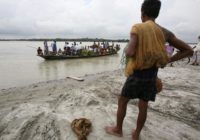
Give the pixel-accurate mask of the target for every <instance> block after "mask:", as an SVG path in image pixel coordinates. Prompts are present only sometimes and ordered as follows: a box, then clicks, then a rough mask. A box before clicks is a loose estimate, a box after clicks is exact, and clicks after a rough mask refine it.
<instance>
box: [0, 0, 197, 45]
mask: <svg viewBox="0 0 200 140" xmlns="http://www.w3.org/2000/svg"><path fill="white" fill-rule="evenodd" d="M161 1H162V6H161V10H160V15H159V17H158V18H157V20H156V22H157V23H158V24H160V25H161V26H163V27H165V28H167V29H169V30H170V31H172V32H173V33H174V34H175V35H176V36H177V37H178V38H180V39H182V40H184V41H186V42H194V43H195V42H197V37H198V36H199V35H200V18H199V16H198V13H199V9H200V0H161ZM142 2H143V0H0V38H1V39H5V38H8V39H12V38H27V39H28V38H86V37H88V38H107V39H129V35H130V29H131V27H132V26H133V25H134V24H136V23H140V22H141V18H140V17H141V12H140V10H141V4H142Z"/></svg>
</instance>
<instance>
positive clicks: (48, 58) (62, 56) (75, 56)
mask: <svg viewBox="0 0 200 140" xmlns="http://www.w3.org/2000/svg"><path fill="white" fill-rule="evenodd" d="M114 54H117V52H113V53H106V54H99V55H90V56H89V55H86V56H84V55H83V56H81V55H37V56H39V57H42V58H44V59H46V60H59V59H76V58H92V57H101V56H108V55H114Z"/></svg>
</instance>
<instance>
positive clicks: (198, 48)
mask: <svg viewBox="0 0 200 140" xmlns="http://www.w3.org/2000/svg"><path fill="white" fill-rule="evenodd" d="M198 41H199V43H198V44H197V46H195V47H194V62H193V63H192V65H199V62H198V61H199V56H198V55H199V53H200V36H199V37H198Z"/></svg>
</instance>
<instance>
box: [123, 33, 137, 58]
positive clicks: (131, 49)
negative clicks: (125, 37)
mask: <svg viewBox="0 0 200 140" xmlns="http://www.w3.org/2000/svg"><path fill="white" fill-rule="evenodd" d="M137 39H138V36H137V35H136V34H131V37H130V41H129V43H128V48H127V49H126V50H125V52H126V56H128V57H131V56H133V55H135V52H136V46H137Z"/></svg>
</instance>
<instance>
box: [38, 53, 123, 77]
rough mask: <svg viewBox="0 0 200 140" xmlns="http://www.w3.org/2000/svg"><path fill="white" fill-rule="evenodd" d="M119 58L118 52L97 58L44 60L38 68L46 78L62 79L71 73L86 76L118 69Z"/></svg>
mask: <svg viewBox="0 0 200 140" xmlns="http://www.w3.org/2000/svg"><path fill="white" fill-rule="evenodd" d="M119 58H120V57H119V54H116V55H113V56H104V57H97V58H85V59H68V60H54V61H42V62H41V63H40V64H39V67H38V68H39V73H40V74H41V76H43V77H44V78H45V79H46V80H51V79H62V78H65V77H66V76H69V75H73V76H84V75H85V74H94V73H99V72H102V71H109V70H114V69H117V68H118V67H119V61H118V60H119Z"/></svg>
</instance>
